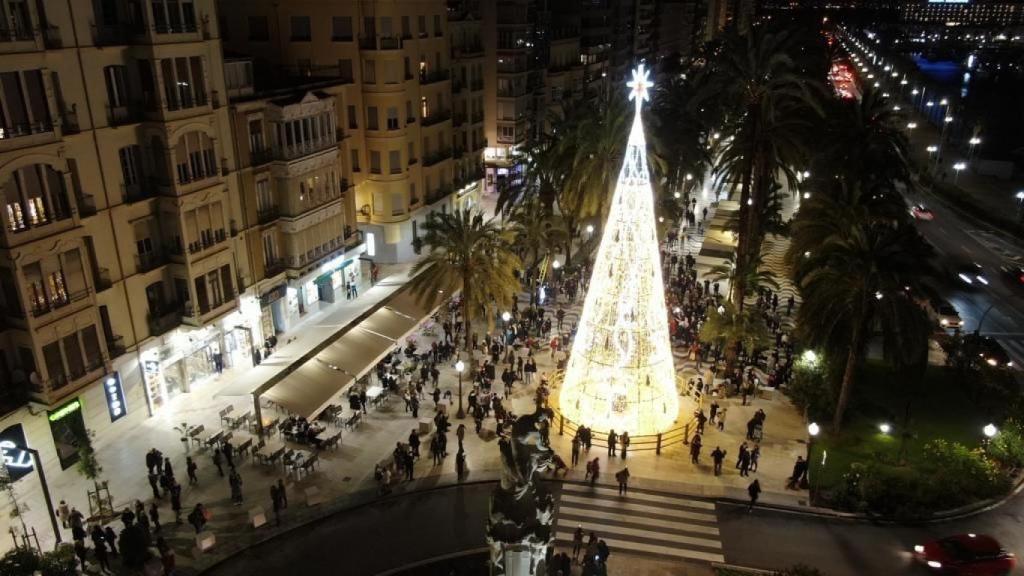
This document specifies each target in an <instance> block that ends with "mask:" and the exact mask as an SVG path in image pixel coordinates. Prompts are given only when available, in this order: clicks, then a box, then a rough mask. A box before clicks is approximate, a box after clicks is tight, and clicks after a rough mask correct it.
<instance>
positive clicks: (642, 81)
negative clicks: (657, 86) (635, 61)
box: [626, 63, 654, 110]
mask: <svg viewBox="0 0 1024 576" xmlns="http://www.w3.org/2000/svg"><path fill="white" fill-rule="evenodd" d="M626 86H628V87H629V99H630V100H633V101H635V102H636V108H637V110H640V107H641V106H642V105H643V103H644V101H646V100H650V99H651V93H650V89H651V88H653V87H654V82H651V79H650V77H649V76H648V72H647V69H646V68H644V65H643V63H640V64H639V65H638V66H637V67H636V68H634V69H633V79H632V80H630V81H628V82H626Z"/></svg>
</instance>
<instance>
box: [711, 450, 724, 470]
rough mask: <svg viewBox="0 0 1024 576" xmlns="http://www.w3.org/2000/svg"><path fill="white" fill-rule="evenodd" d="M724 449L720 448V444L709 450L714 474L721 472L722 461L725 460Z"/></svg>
mask: <svg viewBox="0 0 1024 576" xmlns="http://www.w3.org/2000/svg"><path fill="white" fill-rule="evenodd" d="M725 454H726V453H725V450H722V448H721V447H720V446H715V449H714V451H712V452H711V459H712V460H713V461H714V463H715V476H720V475H721V474H722V462H723V461H724V460H725Z"/></svg>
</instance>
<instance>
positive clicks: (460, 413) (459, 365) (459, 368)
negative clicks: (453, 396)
mask: <svg viewBox="0 0 1024 576" xmlns="http://www.w3.org/2000/svg"><path fill="white" fill-rule="evenodd" d="M465 369H466V363H465V362H463V361H462V360H458V361H456V362H455V371H456V372H458V374H459V411H458V412H456V413H455V417H456V418H459V419H462V418H465V417H466V411H465V410H464V409H463V408H462V371H463V370H465Z"/></svg>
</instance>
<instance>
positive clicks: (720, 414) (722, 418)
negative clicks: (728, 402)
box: [718, 408, 729, 432]
mask: <svg viewBox="0 0 1024 576" xmlns="http://www.w3.org/2000/svg"><path fill="white" fill-rule="evenodd" d="M728 411H729V410H728V409H726V408H722V409H721V410H719V411H718V431H719V432H722V431H724V430H725V413H726V412H728Z"/></svg>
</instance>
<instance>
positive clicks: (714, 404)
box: [708, 400, 718, 424]
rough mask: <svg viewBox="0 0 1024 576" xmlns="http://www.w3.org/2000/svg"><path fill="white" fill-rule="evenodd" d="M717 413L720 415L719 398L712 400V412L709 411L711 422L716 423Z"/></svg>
mask: <svg viewBox="0 0 1024 576" xmlns="http://www.w3.org/2000/svg"><path fill="white" fill-rule="evenodd" d="M717 415H718V400H712V401H711V408H710V412H709V418H708V421H709V422H711V423H712V424H714V423H715V416H717Z"/></svg>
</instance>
